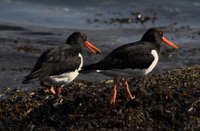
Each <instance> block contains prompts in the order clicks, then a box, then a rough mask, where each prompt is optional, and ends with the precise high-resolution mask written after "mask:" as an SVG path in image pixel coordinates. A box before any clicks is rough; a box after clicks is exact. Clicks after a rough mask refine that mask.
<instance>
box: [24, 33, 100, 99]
mask: <svg viewBox="0 0 200 131" xmlns="http://www.w3.org/2000/svg"><path fill="white" fill-rule="evenodd" d="M83 45H84V46H85V47H86V48H88V49H89V50H90V51H91V52H92V53H96V54H99V53H100V50H99V49H98V48H97V47H95V46H94V45H92V44H91V43H90V42H89V41H87V37H86V35H85V34H82V33H80V32H74V33H73V34H71V35H70V36H69V37H68V39H67V40H66V44H64V45H62V46H58V47H55V48H50V49H48V50H46V51H45V52H44V53H43V54H42V55H41V56H40V57H39V58H38V60H37V62H36V63H35V66H34V67H33V69H32V71H31V73H30V74H29V75H27V76H26V77H25V80H24V81H23V82H22V83H23V84H27V83H30V82H31V81H33V80H38V81H40V84H41V86H44V87H47V88H48V89H49V91H50V93H51V94H53V95H56V94H57V95H59V94H60V93H61V91H62V87H63V86H64V85H66V84H68V83H70V82H71V81H73V80H74V79H75V78H76V77H77V76H78V74H79V72H78V71H79V70H81V67H82V66H83V56H82V48H81V47H82V46H83ZM54 87H58V90H57V92H56V91H55V89H54Z"/></svg>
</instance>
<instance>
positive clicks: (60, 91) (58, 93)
mask: <svg viewBox="0 0 200 131" xmlns="http://www.w3.org/2000/svg"><path fill="white" fill-rule="evenodd" d="M61 93H62V87H58V90H57V96H60V95H61Z"/></svg>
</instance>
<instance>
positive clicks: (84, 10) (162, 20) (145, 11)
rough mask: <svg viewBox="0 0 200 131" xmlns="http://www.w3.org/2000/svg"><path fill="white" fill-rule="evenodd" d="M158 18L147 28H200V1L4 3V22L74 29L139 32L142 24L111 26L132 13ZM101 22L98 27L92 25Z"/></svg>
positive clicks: (0, 1) (0, 6)
mask: <svg viewBox="0 0 200 131" xmlns="http://www.w3.org/2000/svg"><path fill="white" fill-rule="evenodd" d="M135 12H140V13H141V14H142V15H144V16H154V15H156V17H157V20H156V21H155V22H154V23H152V22H150V21H149V22H147V23H146V24H145V26H146V27H151V26H166V25H169V24H172V23H174V22H176V23H178V24H179V25H190V26H191V27H195V28H196V27H199V21H200V17H198V16H199V13H200V1H199V0H158V1H155V0H77V1H76V0H74V1H71V0H0V21H1V22H9V23H16V24H22V25H24V24H26V25H36V26H47V27H62V28H63V27H65V28H72V29H74V28H75V29H89V30H92V29H109V28H135V27H137V28H138V27H141V26H143V25H141V24H119V23H116V24H107V23H105V21H109V19H111V18H132V17H133V15H131V13H135ZM94 19H99V20H100V21H99V22H97V23H93V24H91V23H88V20H91V21H93V20H94Z"/></svg>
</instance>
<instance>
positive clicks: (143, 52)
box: [83, 42, 154, 71]
mask: <svg viewBox="0 0 200 131" xmlns="http://www.w3.org/2000/svg"><path fill="white" fill-rule="evenodd" d="M151 48H152V47H151V46H150V45H149V44H148V43H144V42H142V43H139V42H137V44H134V43H130V44H127V45H124V46H120V47H119V48H117V49H115V50H113V51H112V52H111V53H110V54H109V55H108V56H107V57H105V58H104V59H103V60H102V61H100V62H98V63H96V64H93V65H88V66H85V67H83V71H84V70H95V69H99V70H108V69H125V68H132V69H135V68H136V69H144V68H148V67H149V66H150V65H151V63H152V62H153V60H154V57H153V55H152V54H151V50H152V49H151Z"/></svg>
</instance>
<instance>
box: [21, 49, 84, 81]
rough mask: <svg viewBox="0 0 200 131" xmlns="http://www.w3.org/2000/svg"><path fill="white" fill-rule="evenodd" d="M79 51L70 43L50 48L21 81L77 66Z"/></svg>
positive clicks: (58, 72) (65, 70) (69, 69)
mask: <svg viewBox="0 0 200 131" xmlns="http://www.w3.org/2000/svg"><path fill="white" fill-rule="evenodd" d="M78 54H79V52H78V51H76V50H74V49H73V48H72V47H71V46H70V45H65V46H62V47H56V48H51V49H49V50H47V51H45V52H44V53H43V54H42V55H41V56H40V57H39V58H38V60H37V62H36V64H35V66H34V68H33V69H32V71H31V73H30V74H29V75H28V76H26V77H25V80H24V81H23V83H27V82H28V81H30V80H31V79H43V78H45V77H49V76H52V75H59V74H62V73H67V72H71V71H74V70H76V69H78V68H79V66H80V63H81V58H80V57H79V56H78Z"/></svg>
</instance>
